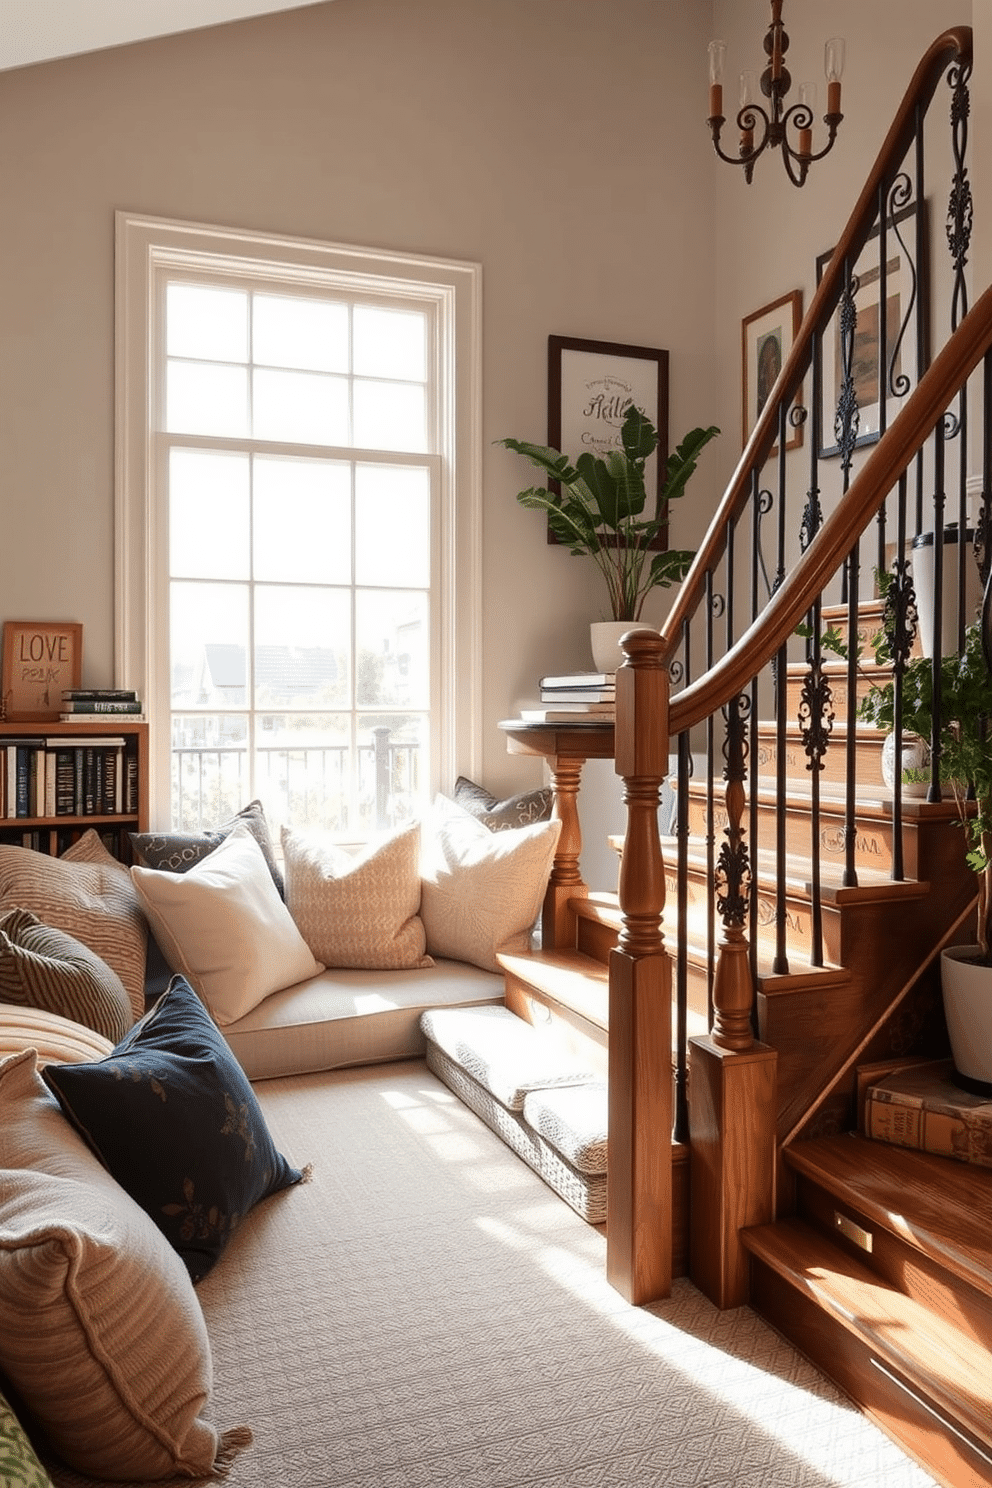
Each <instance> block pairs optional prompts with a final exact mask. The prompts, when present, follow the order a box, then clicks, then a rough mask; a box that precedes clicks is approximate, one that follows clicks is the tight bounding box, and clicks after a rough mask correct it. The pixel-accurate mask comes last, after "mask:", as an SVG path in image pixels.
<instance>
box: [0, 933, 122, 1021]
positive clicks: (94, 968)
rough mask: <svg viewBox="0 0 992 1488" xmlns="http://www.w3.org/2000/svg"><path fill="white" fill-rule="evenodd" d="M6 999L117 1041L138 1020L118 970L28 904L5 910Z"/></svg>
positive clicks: (2, 996) (0, 945)
mask: <svg viewBox="0 0 992 1488" xmlns="http://www.w3.org/2000/svg"><path fill="white" fill-rule="evenodd" d="M0 1001H3V1002H14V1003H17V1004H18V1005H19V1006H21V1007H34V1008H46V1009H47V1010H48V1011H49V1012H51V1013H58V1014H60V1016H61V1017H63V1018H71V1019H72V1021H73V1022H74V1023H82V1025H83V1027H84V1028H93V1029H95V1030H96V1032H97V1033H102V1034H103V1035H104V1037H105V1038H108V1039H112V1040H113V1042H114V1043H115V1044H116V1043H117V1042H119V1040H120V1039H122V1038H123V1037H124V1035H125V1033H127V1031H128V1029H129V1028H130V1027H131V1025H132V1023H133V1022H134V1014H133V1012H132V1010H131V1002H130V999H129V998H128V995H127V993H126V992H125V990H124V984H123V983H122V981H121V979H120V977H119V976H118V975H117V973H116V972H115V971H111V969H110V967H109V966H108V965H107V963H106V962H105V961H101V960H100V957H99V956H96V955H94V953H93V952H92V951H91V950H88V949H87V947H86V946H84V945H82V944H81V942H80V941H78V940H74V939H73V937H72V936H71V935H66V933H65V931H64V930H54V929H53V928H52V927H51V926H50V925H43V924H42V923H41V921H40V920H39V919H38V917H37V916H36V915H33V914H32V913H31V911H30V910H28V909H8V910H5V911H0Z"/></svg>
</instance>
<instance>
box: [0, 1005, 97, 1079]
mask: <svg viewBox="0 0 992 1488" xmlns="http://www.w3.org/2000/svg"><path fill="white" fill-rule="evenodd" d="M113 1047H114V1046H113V1044H112V1043H111V1041H110V1039H107V1038H104V1037H103V1035H102V1034H100V1033H96V1032H95V1031H94V1030H93V1029H92V1028H84V1027H83V1025H82V1024H81V1023H73V1022H72V1021H71V1020H70V1019H69V1018H62V1017H60V1016H59V1014H58V1013H49V1012H47V1011H46V1010H45V1009H44V1008H29V1007H15V1006H14V1005H13V1004H10V1003H0V1059H2V1058H4V1057H5V1056H6V1055H8V1054H20V1053H22V1052H23V1051H24V1050H25V1049H35V1050H37V1054H38V1067H39V1069H40V1068H41V1066H42V1065H44V1064H51V1063H55V1064H72V1063H75V1062H77V1061H79V1060H86V1059H103V1058H104V1056H105V1055H107V1054H109V1053H110V1052H111V1051H112V1049H113Z"/></svg>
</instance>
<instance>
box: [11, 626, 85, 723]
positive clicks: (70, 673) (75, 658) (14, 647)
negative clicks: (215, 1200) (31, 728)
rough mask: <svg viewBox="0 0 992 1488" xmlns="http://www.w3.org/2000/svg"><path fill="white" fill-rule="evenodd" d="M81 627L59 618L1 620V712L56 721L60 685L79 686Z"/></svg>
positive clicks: (23, 720) (14, 718)
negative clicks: (56, 619)
mask: <svg viewBox="0 0 992 1488" xmlns="http://www.w3.org/2000/svg"><path fill="white" fill-rule="evenodd" d="M82 668H83V627H82V626H81V625H76V624H70V623H63V622H61V621H44V620H5V621H4V623H3V662H2V668H0V674H2V682H0V686H2V689H3V692H2V702H3V708H2V710H0V714H2V716H3V718H4V719H6V720H7V721H8V722H12V723H45V722H56V721H57V720H58V716H59V714H60V713H61V711H62V692H63V689H64V688H78V687H79V681H80V677H81V676H82Z"/></svg>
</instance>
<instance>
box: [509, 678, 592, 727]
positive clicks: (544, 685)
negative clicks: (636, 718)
mask: <svg viewBox="0 0 992 1488" xmlns="http://www.w3.org/2000/svg"><path fill="white" fill-rule="evenodd" d="M539 685H540V703H539V704H537V703H535V704H534V705H533V706H530V705H526V706H524V707H522V708H521V709H520V717H521V718H522V719H523V720H524V722H525V723H604V722H605V723H610V722H612V721H613V718H614V716H615V713H616V683H615V679H614V676H613V673H612V672H567V673H565V674H563V675H562V676H548V677H542V678H541V680H540V684H539Z"/></svg>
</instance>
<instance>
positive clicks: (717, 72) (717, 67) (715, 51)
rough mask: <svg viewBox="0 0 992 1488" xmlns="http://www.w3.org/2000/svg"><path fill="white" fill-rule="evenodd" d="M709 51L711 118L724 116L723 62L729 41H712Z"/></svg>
mask: <svg viewBox="0 0 992 1488" xmlns="http://www.w3.org/2000/svg"><path fill="white" fill-rule="evenodd" d="M708 51H709V55H710V118H711V119H719V118H722V116H723V64H724V59H725V58H726V55H727V43H726V42H725V41H711V42H710V44H709V48H708Z"/></svg>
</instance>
